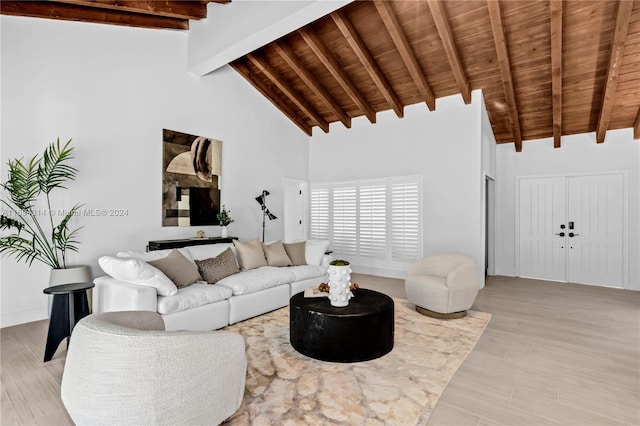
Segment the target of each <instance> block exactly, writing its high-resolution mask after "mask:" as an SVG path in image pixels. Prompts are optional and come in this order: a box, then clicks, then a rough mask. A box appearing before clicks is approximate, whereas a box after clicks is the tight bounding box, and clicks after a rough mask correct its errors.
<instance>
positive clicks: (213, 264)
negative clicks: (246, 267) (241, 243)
mask: <svg viewBox="0 0 640 426" xmlns="http://www.w3.org/2000/svg"><path fill="white" fill-rule="evenodd" d="M195 262H196V265H198V269H199V270H200V275H202V278H204V279H205V281H207V282H208V283H209V284H215V283H216V282H218V281H220V280H221V279H223V278H225V277H228V276H229V275H233V274H236V273H238V272H240V269H239V268H238V264H237V263H236V258H235V257H234V256H233V252H232V251H231V247H229V248H227V249H226V250H225V251H223V252H222V253H220V254H219V255H217V256H216V257H210V258H209V259H204V260H196V261H195Z"/></svg>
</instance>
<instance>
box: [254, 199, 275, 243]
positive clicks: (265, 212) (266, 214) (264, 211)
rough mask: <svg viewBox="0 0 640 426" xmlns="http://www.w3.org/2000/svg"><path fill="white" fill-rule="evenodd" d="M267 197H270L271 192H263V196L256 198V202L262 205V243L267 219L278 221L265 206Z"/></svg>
mask: <svg viewBox="0 0 640 426" xmlns="http://www.w3.org/2000/svg"><path fill="white" fill-rule="evenodd" d="M267 195H269V191H267V190H263V191H262V194H260V195H258V196H257V197H256V201H257V202H258V204H260V208H262V242H264V228H265V223H266V219H267V218H269V220H274V219H277V217H276V215H274V214H272V213H271V212H270V211H269V209H268V208H267V206H266V204H265V197H266V196H267Z"/></svg>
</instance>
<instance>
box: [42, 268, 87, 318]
mask: <svg viewBox="0 0 640 426" xmlns="http://www.w3.org/2000/svg"><path fill="white" fill-rule="evenodd" d="M92 280H93V279H92V276H91V268H90V267H89V265H77V266H69V267H67V268H61V269H52V270H51V272H50V273H49V287H51V286H54V285H61V284H72V283H90V282H91V281H92ZM92 296H93V294H92V292H91V289H89V290H88V291H87V297H88V299H89V306H91V304H92V299H93V297H92ZM52 300H53V296H49V301H48V305H47V306H48V309H47V311H48V312H49V318H51V303H52Z"/></svg>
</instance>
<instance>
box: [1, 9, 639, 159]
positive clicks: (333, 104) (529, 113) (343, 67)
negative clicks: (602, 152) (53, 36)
mask: <svg viewBox="0 0 640 426" xmlns="http://www.w3.org/2000/svg"><path fill="white" fill-rule="evenodd" d="M218 2H220V3H225V2H226V1H224V0H221V1H218ZM24 3H29V4H31V5H30V6H28V7H27V6H25V5H24ZM206 3H208V1H115V0H94V1H87V0H65V1H50V2H15V1H5V0H3V1H2V2H1V3H0V10H1V12H2V13H3V14H4V13H6V14H19V15H26V16H40V17H43V15H47V14H49V15H51V16H49V17H55V18H59V19H74V20H81V21H91V22H99V21H100V20H102V21H103V22H104V23H116V24H120V25H135V26H144V27H158V26H159V27H163V28H185V23H184V22H183V23H182V24H174V23H172V22H173V21H172V20H180V19H183V20H186V19H201V18H203V17H204V16H202V15H201V14H202V8H203V7H204V6H206ZM36 5H37V6H36ZM224 7H233V4H230V5H226V6H224ZM38 8H39V9H38ZM26 9H30V10H29V11H27V10H26ZM196 9H198V10H199V12H198V11H196ZM63 10H64V13H63ZM204 10H205V16H206V8H205V9H204ZM89 11H91V12H89ZM109 13H115V14H118V15H119V14H125V15H124V16H125V17H127V16H128V18H123V17H120V18H116V17H112V18H110V19H106V18H104V19H103V18H102V16H106V15H107V14H109ZM133 13H135V14H142V15H145V17H146V18H148V19H151V20H164V22H166V26H162V25H161V24H159V22H160V21H158V23H154V24H151V23H150V22H146V21H145V22H143V21H138V22H136V20H135V19H134V18H133V17H132V16H129V15H130V14H133ZM62 15H64V17H61V16H62ZM178 15H179V16H178ZM96 16H98V18H96ZM154 22H155V21H154ZM173 25H175V26H173ZM179 25H182V26H181V27H180V26H179ZM186 28H188V21H186ZM231 66H232V67H233V68H234V69H235V70H236V71H238V72H239V73H240V74H241V75H243V76H244V78H246V79H247V80H248V81H249V82H250V83H251V84H252V85H253V86H254V87H255V88H256V89H257V90H259V91H260V92H261V93H262V94H263V95H264V96H265V97H267V98H268V99H269V100H270V101H271V102H272V103H273V104H274V105H275V106H276V107H277V108H278V109H280V110H281V111H282V112H283V113H284V114H285V115H286V116H287V117H289V118H290V119H291V120H292V121H293V122H294V123H295V124H296V125H297V126H298V127H299V128H300V129H301V130H302V131H304V132H305V133H307V134H309V135H311V133H312V128H313V127H318V128H319V129H321V130H322V131H325V132H328V131H329V124H330V123H335V122H341V123H342V125H344V126H346V127H350V126H351V120H352V119H353V118H355V117H360V116H364V117H366V119H367V120H369V121H371V122H375V121H376V113H378V112H381V111H387V110H392V111H393V112H394V113H395V114H396V115H397V116H398V117H402V116H403V113H404V107H405V106H407V105H412V104H418V103H424V104H425V108H429V109H430V110H433V109H434V108H435V107H436V99H438V98H441V97H444V96H450V95H459V96H461V99H462V100H463V101H464V102H465V103H469V102H470V99H471V95H470V92H471V90H475V89H482V91H483V93H484V97H485V102H486V105H487V111H488V114H489V119H490V121H491V125H492V127H493V131H494V133H495V136H496V140H497V142H498V143H514V146H515V149H516V150H518V151H520V150H521V149H522V143H523V141H527V140H532V139H539V138H546V137H553V138H554V145H555V146H556V147H560V146H561V144H562V136H564V135H571V134H578V133H588V132H595V133H596V140H597V142H604V141H605V134H606V131H607V130H610V129H620V128H630V127H633V128H634V138H636V139H640V0H636V1H635V2H634V1H633V0H612V1H604V0H593V1H592V0H565V1H561V0H520V1H513V0H511V1H503V0H500V1H495V0H467V1H432V0H419V1H409V0H397V1H357V2H354V3H351V4H349V5H347V6H345V7H343V8H342V9H339V10H337V11H335V12H333V13H331V14H330V15H328V16H325V17H323V18H321V19H319V20H317V21H315V22H313V23H311V24H309V25H306V26H305V27H303V28H300V29H298V30H296V31H294V32H293V33H290V34H288V35H286V36H285V37H282V38H281V39H279V40H275V41H274V42H272V43H269V44H267V45H265V46H263V47H261V48H259V49H257V50H256V51H254V52H251V53H249V54H247V55H246V56H243V57H241V58H238V59H237V60H235V61H234V62H233V63H231ZM461 125H464V124H463V123H461Z"/></svg>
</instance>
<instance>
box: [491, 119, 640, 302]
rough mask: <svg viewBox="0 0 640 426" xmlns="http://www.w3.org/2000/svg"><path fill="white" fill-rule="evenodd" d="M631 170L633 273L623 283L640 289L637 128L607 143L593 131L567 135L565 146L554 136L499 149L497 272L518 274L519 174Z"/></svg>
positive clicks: (612, 136)
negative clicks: (517, 148) (599, 141)
mask: <svg viewBox="0 0 640 426" xmlns="http://www.w3.org/2000/svg"><path fill="white" fill-rule="evenodd" d="M620 170H626V171H627V176H628V195H629V198H628V205H629V211H628V217H629V221H628V222H629V227H628V229H627V230H626V232H625V234H626V235H627V236H628V238H629V246H628V255H629V257H628V262H627V263H628V265H629V271H628V274H627V275H628V277H629V280H628V282H627V283H625V285H624V287H626V288H632V289H636V290H640V219H638V218H640V143H638V141H635V140H633V130H632V129H622V130H613V131H608V132H607V137H606V140H605V142H604V143H602V144H597V143H596V142H595V135H594V133H587V134H581V135H572V136H563V137H562V147H561V148H560V149H554V148H553V138H548V139H542V140H535V141H527V142H525V143H524V144H523V148H522V152H521V153H517V152H515V149H514V148H513V145H512V144H505V145H498V147H497V171H498V177H497V197H498V199H497V202H498V205H497V223H498V227H497V230H498V233H497V246H496V274H498V275H508V276H513V275H515V270H516V265H515V249H516V240H515V213H516V209H515V200H516V198H515V197H516V188H515V181H516V178H517V177H518V176H544V175H558V176H560V175H566V174H588V173H591V172H604V171H620Z"/></svg>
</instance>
